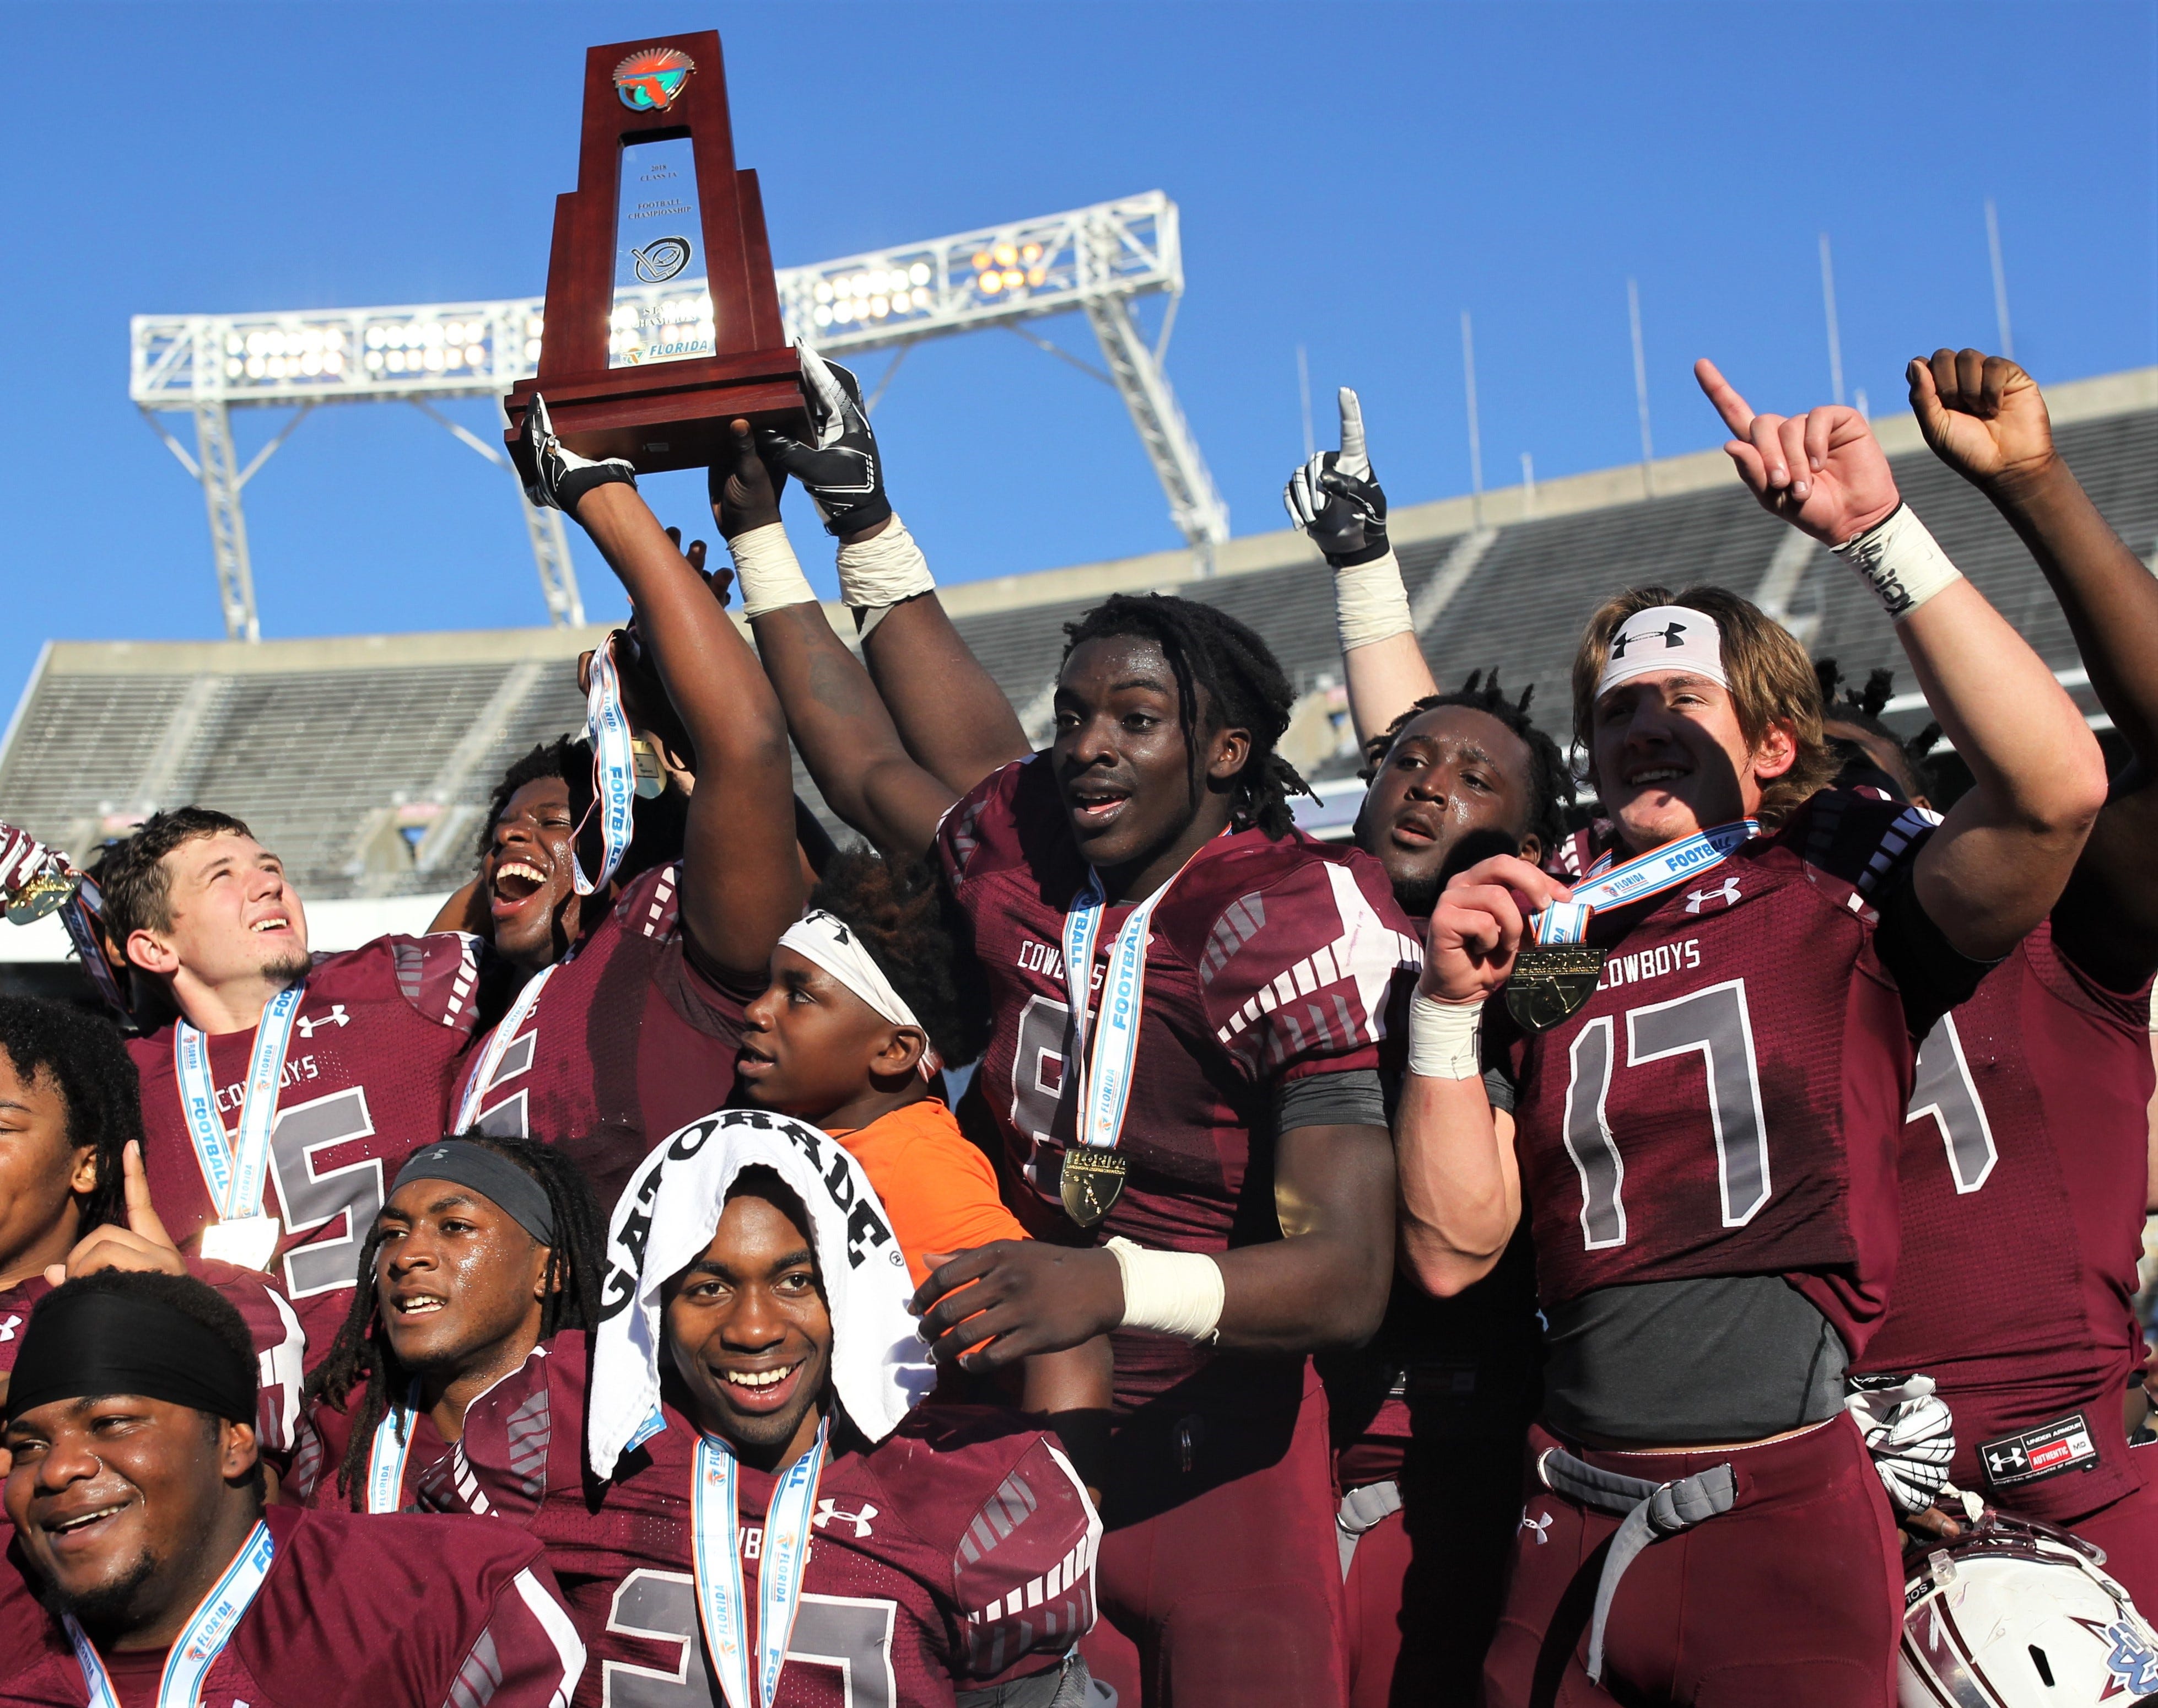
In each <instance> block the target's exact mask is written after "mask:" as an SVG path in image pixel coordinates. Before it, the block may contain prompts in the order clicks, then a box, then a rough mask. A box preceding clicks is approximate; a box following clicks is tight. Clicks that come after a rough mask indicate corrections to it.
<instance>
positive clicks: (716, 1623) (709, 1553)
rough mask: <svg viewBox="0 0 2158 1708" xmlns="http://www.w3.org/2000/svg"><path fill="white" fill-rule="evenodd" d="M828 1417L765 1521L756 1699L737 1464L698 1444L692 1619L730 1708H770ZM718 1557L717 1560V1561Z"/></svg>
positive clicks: (804, 1561) (713, 1441)
mask: <svg viewBox="0 0 2158 1708" xmlns="http://www.w3.org/2000/svg"><path fill="white" fill-rule="evenodd" d="M831 1427H832V1425H831V1420H830V1419H829V1417H828V1418H826V1419H825V1420H824V1421H823V1422H821V1423H819V1424H818V1426H817V1439H816V1440H815V1441H814V1442H811V1443H810V1446H809V1451H808V1452H807V1453H804V1454H803V1455H802V1457H801V1458H798V1459H797V1460H795V1462H794V1463H792V1464H791V1465H789V1466H788V1467H787V1468H786V1469H785V1470H784V1471H782V1472H781V1473H780V1476H779V1481H778V1483H777V1485H776V1486H775V1487H774V1488H773V1489H772V1504H771V1506H770V1508H769V1509H767V1512H766V1514H765V1517H764V1546H763V1550H762V1552H761V1562H760V1564H759V1565H758V1567H757V1591H758V1593H757V1618H756V1651H757V1653H756V1695H754V1696H752V1695H751V1694H750V1676H749V1632H748V1628H747V1624H746V1618H747V1613H748V1606H747V1603H748V1597H747V1595H746V1593H745V1592H744V1591H743V1589H742V1568H741V1536H740V1535H739V1529H740V1525H739V1514H738V1513H737V1511H736V1504H735V1456H734V1452H733V1450H732V1449H731V1447H728V1446H727V1444H726V1442H724V1441H721V1440H719V1439H717V1438H716V1437H712V1436H709V1435H708V1436H705V1437H702V1438H701V1439H700V1441H699V1442H698V1443H697V1480H696V1483H695V1484H694V1487H693V1488H692V1489H691V1490H690V1535H691V1541H692V1546H693V1548H694V1552H695V1556H696V1561H695V1564H696V1570H697V1617H698V1619H699V1620H700V1622H701V1623H702V1624H703V1626H704V1628H705V1652H706V1653H707V1654H710V1656H711V1658H712V1670H713V1672H714V1673H715V1674H717V1675H718V1677H719V1680H720V1689H721V1690H723V1691H725V1694H726V1699H727V1703H728V1708H771V1704H772V1701H773V1700H775V1699H776V1698H777V1696H778V1695H779V1674H780V1671H781V1669H782V1668H783V1667H785V1665H786V1664H787V1643H789V1642H790V1641H791V1640H792V1638H793V1635H794V1616H795V1613H797V1611H798V1609H799V1607H800V1605H801V1601H802V1579H803V1571H804V1569H805V1568H806V1567H807V1566H808V1563H809V1521H810V1514H811V1513H812V1511H813V1509H814V1508H815V1506H816V1504H817V1479H818V1477H819V1476H821V1475H822V1474H823V1469H824V1442H825V1437H826V1435H827V1434H828V1433H829V1431H830V1429H831ZM715 1553H716V1554H717V1556H718V1557H717V1558H716V1559H715V1558H714V1557H713V1556H714V1555H715Z"/></svg>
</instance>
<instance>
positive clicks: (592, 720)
mask: <svg viewBox="0 0 2158 1708" xmlns="http://www.w3.org/2000/svg"><path fill="white" fill-rule="evenodd" d="M585 736H586V740H589V741H590V742H591V744H592V808H593V809H594V810H595V811H596V812H597V813H599V815H600V850H601V851H600V875H599V876H598V877H596V878H592V879H587V878H586V876H585V869H584V865H583V864H582V863H581V861H580V860H579V859H577V850H576V842H575V840H574V839H572V841H571V843H570V881H571V882H572V883H574V884H575V885H576V889H577V894H578V895H591V894H592V892H593V891H594V890H603V889H605V888H606V887H607V880H609V879H610V878H612V877H613V876H614V875H615V870H616V869H617V867H619V866H620V865H621V864H622V856H623V855H624V854H627V853H628V852H629V836H630V830H631V809H632V808H633V807H634V806H635V804H636V802H637V752H636V750H635V748H634V746H632V742H631V739H630V733H629V715H628V714H627V712H625V711H624V710H622V678H621V676H620V675H619V674H618V673H617V671H616V669H615V663H614V637H613V636H612V635H609V636H608V637H607V639H606V640H605V641H604V642H601V645H600V648H599V650H598V651H597V652H596V653H593V654H592V685H591V692H590V693H589V694H586V697H585ZM578 828H579V829H582V828H584V827H583V826H582V825H580V826H579V827H578Z"/></svg>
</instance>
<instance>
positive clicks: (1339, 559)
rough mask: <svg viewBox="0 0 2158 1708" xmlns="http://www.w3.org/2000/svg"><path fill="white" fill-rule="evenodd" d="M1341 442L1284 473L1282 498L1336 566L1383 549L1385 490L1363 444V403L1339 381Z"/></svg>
mask: <svg viewBox="0 0 2158 1708" xmlns="http://www.w3.org/2000/svg"><path fill="white" fill-rule="evenodd" d="M1338 401H1339V402H1340V407H1341V448H1340V450H1339V451H1322V452H1319V455H1317V456H1316V457H1313V458H1312V459H1311V461H1310V462H1307V463H1305V464H1304V466H1303V467H1301V468H1298V470H1297V471H1296V472H1294V473H1293V474H1292V475H1290V476H1289V477H1288V486H1287V487H1286V488H1283V492H1282V503H1283V504H1285V505H1286V506H1287V507H1288V514H1289V519H1290V520H1291V521H1292V522H1293V523H1295V524H1296V525H1297V526H1298V527H1299V528H1301V529H1303V530H1304V533H1305V534H1308V535H1309V536H1310V539H1311V543H1312V544H1314V545H1315V546H1317V547H1318V548H1319V550H1320V551H1322V552H1324V554H1325V555H1326V560H1327V561H1328V562H1329V563H1330V564H1332V565H1334V566H1335V568H1336V569H1340V568H1342V567H1345V566H1346V565H1354V564H1364V563H1369V562H1371V560H1373V559H1375V558H1377V557H1381V556H1383V555H1385V553H1386V493H1385V491H1384V489H1383V488H1381V486H1380V485H1379V482H1378V479H1377V477H1376V476H1375V475H1373V473H1372V472H1371V456H1370V454H1369V452H1366V449H1365V443H1364V406H1363V405H1362V403H1361V402H1360V401H1359V400H1358V399H1357V396H1356V394H1355V392H1354V391H1352V390H1350V389H1349V388H1348V387H1347V386H1343V387H1342V388H1341V390H1340V398H1339V400H1338Z"/></svg>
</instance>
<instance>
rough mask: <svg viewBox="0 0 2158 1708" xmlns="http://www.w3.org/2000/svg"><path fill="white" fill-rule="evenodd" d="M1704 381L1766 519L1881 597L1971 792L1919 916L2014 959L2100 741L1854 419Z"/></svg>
mask: <svg viewBox="0 0 2158 1708" xmlns="http://www.w3.org/2000/svg"><path fill="white" fill-rule="evenodd" d="M1695 373H1696V376H1697V377H1698V378H1699V379H1700V381H1701V389H1702V390H1704V391H1705V392H1706V393H1707V394H1708V396H1709V399H1710V400H1711V402H1713V403H1714V404H1715V405H1716V406H1717V411H1718V412H1719V413H1720V414H1721V415H1722V417H1723V420H1724V422H1725V425H1726V426H1728V427H1729V428H1730V429H1731V431H1732V434H1733V435H1734V437H1733V438H1732V441H1731V442H1730V443H1729V444H1727V445H1726V446H1724V449H1725V450H1726V451H1727V452H1729V453H1730V455H1731V458H1732V462H1735V463H1737V466H1738V472H1739V474H1740V477H1741V478H1742V479H1743V480H1744V481H1745V482H1746V484H1747V486H1748V488H1749V489H1751V490H1752V492H1753V494H1754V496H1755V497H1756V498H1758V499H1759V500H1760V502H1761V504H1762V506H1763V508H1765V509H1767V510H1768V511H1769V512H1770V513H1772V514H1773V515H1777V516H1780V517H1782V518H1783V519H1784V520H1785V521H1786V522H1789V524H1791V525H1792V526H1793V527H1794V528H1797V529H1799V530H1800V531H1801V532H1803V533H1805V534H1810V535H1811V536H1812V537H1813V538H1815V539H1818V540H1820V542H1821V543H1822V544H1825V545H1828V546H1830V547H1832V548H1834V549H1835V550H1836V551H1837V552H1838V553H1839V554H1840V555H1843V556H1844V557H1846V558H1847V559H1848V560H1850V561H1851V563H1852V564H1853V565H1854V566H1855V567H1856V568H1857V569H1858V570H1860V572H1861V574H1863V575H1865V577H1866V581H1867V582H1868V583H1869V584H1870V585H1871V586H1872V588H1873V590H1874V591H1875V592H1876V594H1877V595H1878V596H1879V597H1880V599H1881V601H1882V606H1883V608H1884V609H1886V610H1887V612H1888V615H1889V617H1891V618H1892V620H1893V621H1894V622H1895V625H1896V638H1897V640H1898V641H1899V642H1901V643H1902V648H1903V652H1904V654H1905V656H1906V657H1908V658H1909V659H1910V661H1911V665H1912V668H1913V670H1914V671H1915V672H1916V673H1917V674H1918V685H1919V687H1920V688H1921V689H1923V690H1924V692H1925V696H1926V703H1927V704H1928V706H1929V707H1930V708H1931V709H1932V711H1933V715H1934V716H1935V717H1936V718H1938V719H1939V720H1940V723H1941V727H1942V729H1943V730H1945V731H1946V732H1947V734H1948V736H1949V740H1951V741H1952V742H1954V744H1955V748H1956V751H1957V753H1958V754H1959V756H1961V757H1962V759H1963V760H1964V763H1965V764H1967V765H1968V766H1970V771H1971V775H1972V777H1974V778H1975V787H1972V788H1971V789H1970V792H1968V793H1966V794H1965V795H1964V797H1963V798H1962V799H1961V800H1959V801H1958V802H1956V804H1955V806H1954V808H1953V809H1952V810H1951V811H1950V812H1949V815H1948V818H1947V819H1946V821H1945V822H1944V823H1943V824H1942V826H1941V827H1940V828H1939V830H1938V831H1936V832H1935V833H1934V834H1933V837H1932V838H1931V839H1930V840H1928V843H1927V844H1926V846H1925V847H1924V848H1923V849H1922V850H1921V851H1920V853H1919V855H1918V863H1917V865H1916V867H1915V869H1914V872H1913V879H1914V882H1915V884H1916V886H1917V895H1918V901H1919V903H1920V905H1921V906H1923V908H1924V909H1925V911H1926V913H1927V915H1928V917H1930V918H1931V919H1932V920H1933V922H1934V923H1935V924H1936V925H1937V926H1939V927H1940V929H1941V931H1942V932H1943V933H1944V935H1945V936H1946V937H1947V938H1948V940H1949V942H1950V943H1952V944H1953V945H1954V947H1956V948H1957V949H1958V950H1959V952H1962V953H1963V954H1964V955H1967V956H1970V957H1972V958H1973V959H1975V960H1992V959H1995V958H1997V957H2000V956H2002V955H2006V953H2007V952H2009V951H2010V950H2011V949H2012V948H2014V947H2016V944H2017V943H2019V942H2021V941H2022V939H2023V938H2024V937H2026V935H2028V934H2029V932H2030V931H2032V929H2033V928H2034V927H2035V926H2037V924H2038V923H2039V921H2042V920H2043V919H2044V918H2045V917H2046V916H2047V913H2049V912H2050V911H2052V906H2053V904H2054V903H2055V902H2056V901H2057V900H2059V899H2060V895H2061V891H2062V887H2063V886H2064V885H2066V884H2067V882H2068V875H2069V873H2070V872H2071V870H2073V868H2074V866H2075V863H2076V858H2077V856H2078V854H2080V853H2081V852H2082V851H2083V841H2084V839H2085V838H2086V837H2087V836H2088V834H2089V833H2090V828H2091V824H2092V822H2093V820H2094V819H2095V818H2097V816H2098V812H2099V808H2100V807H2101V806H2102V805H2104V801H2105V764H2104V759H2103V757H2102V756H2100V754H2099V748H2098V743H2097V741H2096V740H2094V739H2093V736H2092V735H2091V733H2090V730H2089V729H2088V727H2087V726H2086V725H2084V723H2083V716H2082V714H2080V713H2079V712H2078V711H2077V710H2076V707H2075V703H2074V701H2073V700H2071V699H2069V698H2068V694H2067V693H2066V692H2065V691H2064V690H2063V689H2062V687H2061V685H2060V684H2058V683H2057V682H2056V681H2054V679H2053V674H2052V671H2050V670H2048V669H2047V668H2046V664H2045V661H2044V660H2043V659H2042V658H2039V656H2038V655H2037V653H2035V652H2033V651H2032V649H2031V648H2030V646H2029V645H2028V644H2027V643H2026V642H2025V641H2024V639H2023V638H2022V637H2021V636H2020V635H2018V634H2017V633H2016V631H2015V630H2014V629H2012V628H2011V627H2009V625H2008V623H2007V622H2006V621H2005V620H2004V619H2003V618H2002V617H2001V613H2000V612H1998V611H1995V609H1994V608H1993V607H1992V606H1990V605H1989V604H1988V603H1987V602H1986V601H1985V596H1984V595H1982V594H1981V593H1980V592H1979V591H1978V589H1977V588H1975V587H1974V586H1972V585H1971V584H1970V582H1969V581H1965V580H1964V578H1963V576H1962V575H1961V574H1960V573H1959V572H1958V571H1957V570H1956V568H1955V566H1954V565H1953V564H1951V563H1949V560H1948V558H1947V556H1946V555H1944V553H1943V552H1942V551H1941V550H1940V548H1939V545H1937V544H1934V542H1933V537H1932V536H1931V535H1930V534H1928V533H1926V531H1925V529H1924V527H1923V524H1920V523H1919V522H1918V519H1917V518H1916V517H1915V516H1914V515H1913V513H1911V511H1910V510H1909V509H1908V507H1906V506H1905V505H1904V503H1903V501H1902V494H1900V493H1898V492H1897V489H1896V482H1895V477H1893V476H1892V474H1891V473H1890V472H1889V469H1888V459H1887V457H1885V456H1884V455H1882V450H1881V446H1880V443H1879V441H1877V440H1876V439H1875V438H1874V436H1873V431H1872V429H1871V427H1869V426H1866V421H1865V420H1864V418H1863V417H1862V416H1861V415H1859V414H1858V412H1857V411H1856V410H1851V409H1846V408H1843V407H1841V406H1840V405H1835V406H1830V407H1825V408H1820V409H1815V410H1810V411H1808V412H1807V413H1806V414H1804V415H1792V416H1788V417H1786V416H1782V415H1757V414H1756V413H1755V412H1754V411H1753V410H1752V409H1751V408H1750V407H1749V406H1748V405H1747V402H1746V400H1745V399H1743V398H1742V397H1741V396H1739V395H1738V394H1737V391H1735V390H1732V386H1731V384H1730V383H1729V382H1728V381H1727V380H1726V379H1724V378H1723V376H1722V374H1719V373H1717V370H1716V368H1715V365H1714V364H1712V363H1709V362H1706V361H1704V362H1701V363H1697V364H1696V366H1695Z"/></svg>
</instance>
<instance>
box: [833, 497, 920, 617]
mask: <svg viewBox="0 0 2158 1708" xmlns="http://www.w3.org/2000/svg"><path fill="white" fill-rule="evenodd" d="M936 587H937V578H936V577H935V576H933V575H931V574H930V573H929V560H928V559H927V558H926V557H924V556H922V548H921V547H920V546H918V545H916V544H915V543H914V536H913V535H912V534H909V533H908V532H907V531H906V524H905V523H904V522H902V521H901V520H900V519H899V518H898V516H897V515H896V514H895V515H894V516H893V517H892V519H891V524H889V525H888V526H887V527H886V528H885V530H884V532H883V533H881V534H878V535H876V536H875V538H874V539H864V540H859V541H857V542H856V543H855V544H852V545H843V546H841V547H840V548H839V598H840V601H841V602H842V603H844V604H846V605H849V606H853V607H854V609H855V610H856V611H863V610H874V609H875V608H876V607H877V606H884V605H896V604H898V603H899V602H900V601H901V600H902V599H911V598H913V597H914V596H915V595H916V594H917V593H930V592H934V591H936Z"/></svg>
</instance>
